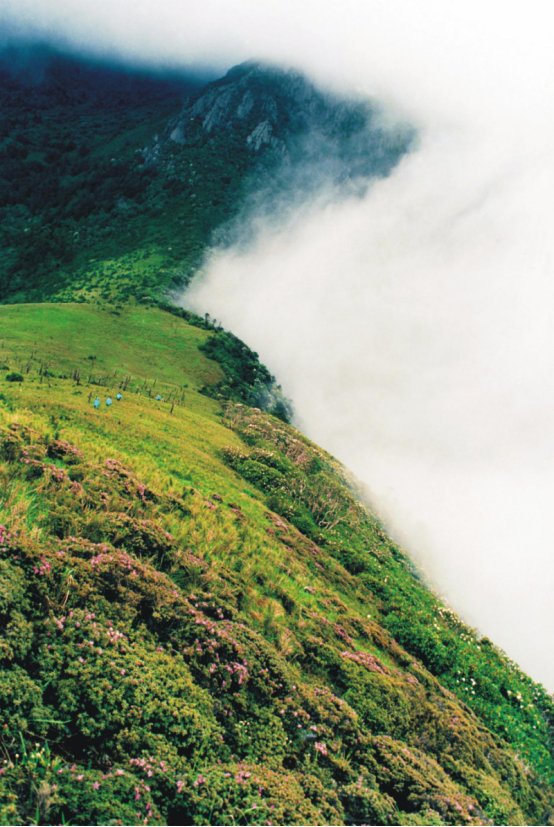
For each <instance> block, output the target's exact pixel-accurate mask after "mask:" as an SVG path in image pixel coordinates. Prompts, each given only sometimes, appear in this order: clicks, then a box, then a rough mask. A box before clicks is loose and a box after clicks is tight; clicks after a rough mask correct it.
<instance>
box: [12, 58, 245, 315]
mask: <svg viewBox="0 0 554 827" xmlns="http://www.w3.org/2000/svg"><path fill="white" fill-rule="evenodd" d="M39 58H40V55H39ZM37 59H38V58H36V57H35V60H37ZM14 62H15V63H16V65H17V61H16V60H15V59H14ZM39 62H40V63H41V66H40V67H39V70H38V71H39V74H40V79H39V81H38V82H37V81H36V79H35V78H34V77H33V78H31V79H29V78H27V77H26V76H25V75H24V74H23V76H22V75H21V73H14V72H13V71H12V67H11V65H10V55H8V56H7V57H6V56H5V55H4V60H2V55H1V54H0V108H1V110H2V115H3V118H2V120H1V121H0V192H1V196H0V243H1V245H2V250H3V255H2V262H1V264H0V300H2V301H10V302H24V301H43V300H45V299H55V300H58V301H68V300H70V301H73V300H75V299H77V300H79V301H91V300H92V301H96V300H102V301H105V300H109V301H114V300H125V299H128V298H129V297H131V296H132V297H134V298H136V299H139V300H148V301H151V300H152V299H157V298H159V297H160V295H162V294H163V292H164V291H165V290H167V289H169V288H171V287H176V286H178V285H179V286H180V285H181V284H182V283H183V281H185V280H186V278H187V276H190V272H191V270H192V269H193V268H194V267H196V266H197V265H198V264H199V262H200V259H201V256H202V253H203V251H204V249H205V246H206V244H207V242H208V240H209V237H210V235H211V232H212V231H213V229H214V228H215V227H217V226H218V225H219V224H221V223H222V222H223V221H225V220H227V219H229V218H230V217H231V215H233V214H234V212H235V211H236V209H237V201H238V190H239V187H240V185H241V184H242V181H243V178H244V174H245V171H246V170H247V168H248V167H249V162H248V157H247V151H246V149H245V148H244V147H243V148H242V149H239V148H238V147H237V148H236V149H235V151H234V152H230V151H227V152H223V153H222V152H221V146H219V145H217V146H212V145H204V143H203V142H202V141H200V140H198V141H197V142H195V143H194V144H192V145H189V146H187V147H181V146H179V145H178V144H176V143H173V142H169V141H168V140H167V135H166V134H165V132H166V130H167V123H168V119H169V118H170V117H171V116H175V115H176V114H177V113H178V112H179V111H180V109H181V108H182V105H183V101H184V100H185V99H186V97H187V96H188V95H189V94H190V93H191V91H192V90H193V89H194V88H196V87H197V86H198V85H199V82H198V80H196V81H194V80H192V81H191V80H190V79H189V80H184V79H182V78H179V77H163V76H160V77H151V76H149V75H147V74H141V73H139V72H137V71H134V72H130V71H125V70H124V69H122V68H117V67H111V68H110V67H106V66H102V65H96V64H94V63H92V64H87V63H83V62H81V61H78V60H76V59H74V58H68V57H66V56H62V55H57V54H55V53H54V54H49V53H48V54H46V55H43V56H42V57H41V58H40V60H39ZM162 137H163V138H164V139H165V140H164V141H163V142H162V141H161V138H162Z"/></svg>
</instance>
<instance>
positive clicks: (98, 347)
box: [0, 305, 553, 824]
mask: <svg viewBox="0 0 554 827" xmlns="http://www.w3.org/2000/svg"><path fill="white" fill-rule="evenodd" d="M37 314H39V315H40V320H41V321H40V325H37V324H32V323H31V322H32V320H33V319H34V320H35V322H36V319H37V318H38V316H37ZM72 325H79V326H80V329H81V330H82V337H81V341H80V342H79V347H78V348H77V351H76V352H75V351H74V352H72V351H71V349H70V345H69V342H70V340H69V338H68V336H67V332H68V330H69V329H70V328H71V326H72ZM0 326H1V329H2V338H1V342H0V362H1V363H2V364H1V367H2V370H1V371H0V383H1V384H0V391H1V396H0V475H1V481H2V484H1V485H0V492H2V493H1V495H0V497H1V498H0V524H1V525H2V528H1V529H0V565H1V567H2V571H3V575H2V579H1V584H2V586H1V590H0V616H1V617H2V620H3V624H4V633H3V635H2V637H1V640H0V658H1V659H2V667H3V669H2V674H1V678H0V680H1V681H2V691H0V717H1V718H2V721H3V729H2V730H1V731H0V742H1V745H2V750H3V753H4V756H5V758H4V759H3V760H4V764H3V765H2V767H1V772H0V821H2V822H3V823H12V824H16V823H60V822H63V821H66V822H68V821H70V822H73V823H114V822H115V821H117V820H118V819H119V820H121V821H123V822H124V823H135V822H136V821H137V820H140V821H141V823H142V822H144V821H146V823H153V824H154V823H214V824H216V823H220V824H221V823H230V822H231V821H233V822H240V823H246V824H248V823H253V824H254V823H260V822H272V823H283V824H285V823H298V822H302V823H310V824H321V823H332V824H335V823H336V824H340V823H354V824H355V823H375V824H387V823H400V824H443V823H446V824H481V823H489V822H491V823H510V824H518V823H539V824H540V823H547V822H548V821H549V820H551V819H552V810H553V796H552V789H551V787H550V786H549V784H550V783H551V779H552V755H551V753H550V752H549V745H550V744H551V740H550V738H551V734H550V733H551V727H552V721H553V705H552V700H551V699H550V698H549V697H548V695H547V693H546V692H545V691H544V690H543V689H542V688H541V687H540V686H538V685H537V684H535V683H534V682H533V681H531V680H530V679H529V678H528V677H526V676H525V675H523V674H522V673H521V672H520V670H519V669H518V668H517V666H516V665H515V664H513V663H511V662H510V661H509V660H508V659H507V658H506V656H505V655H504V654H503V653H502V652H500V651H499V650H497V649H496V648H495V647H494V646H493V645H492V644H491V643H490V641H488V640H486V639H483V638H481V637H480V636H479V635H478V634H476V633H475V631H473V630H471V629H468V628H467V627H466V626H465V625H464V624H463V623H461V622H460V620H459V619H458V618H457V617H456V616H455V614H454V613H453V612H452V611H450V610H449V609H448V608H447V607H445V606H443V605H441V604H440V602H439V601H438V600H437V599H436V597H434V596H433V594H432V593H431V592H430V591H429V590H428V589H427V588H426V587H425V585H424V584H423V583H422V582H421V580H420V578H419V577H418V575H417V572H415V571H414V569H413V566H412V565H411V564H410V562H409V560H408V559H407V558H406V556H405V555H404V553H403V552H402V550H401V549H399V548H398V547H397V546H396V545H395V544H394V543H392V542H391V541H390V539H389V538H388V537H387V535H386V533H385V531H384V530H383V527H382V526H381V524H380V523H379V521H378V520H377V519H376V518H375V517H374V516H373V515H371V514H370V513H368V511H367V509H366V508H365V507H364V506H363V505H362V504H361V503H360V502H359V500H358V499H357V498H356V496H355V493H354V491H353V488H352V486H351V484H350V483H349V480H348V477H347V475H346V474H345V472H344V470H343V469H342V468H341V467H340V466H339V464H338V463H336V461H334V460H333V459H332V458H331V457H329V455H327V454H326V453H325V452H324V451H322V450H321V449H319V448H318V447H317V446H315V445H313V444H312V443H310V442H309V441H308V440H306V439H305V438H304V437H303V436H302V435H301V434H299V433H298V432H297V431H296V430H294V429H293V428H291V427H290V426H288V425H286V424H285V423H283V422H282V421H280V420H278V419H276V418H274V417H272V416H269V415H267V414H265V413H263V412H261V411H260V410H257V409H255V408H251V407H249V406H248V405H244V404H240V403H238V402H235V401H225V400H216V399H212V398H210V397H209V396H206V394H205V393H201V392H200V391H201V390H202V389H203V388H204V387H206V386H209V385H212V386H213V385H217V383H218V382H221V378H222V375H223V374H222V370H221V368H220V367H219V366H218V365H217V363H214V362H213V361H212V360H210V359H209V358H207V355H206V353H205V352H203V345H204V344H205V343H206V341H208V339H209V337H210V335H212V334H211V332H210V331H209V330H202V329H201V328H199V327H194V326H191V325H190V324H188V323H187V322H186V321H185V320H184V319H180V318H178V317H175V316H172V315H170V314H167V313H163V312H161V311H160V310H157V309H148V308H126V309H119V310H118V309H116V308H106V309H100V308H90V307H87V306H78V305H68V306H65V305H57V306H49V305H38V306H34V307H26V306H19V307H17V306H12V307H5V308H0ZM168 349H169V351H170V353H171V357H170V358H168V357H167V355H166V352H167V350H168ZM118 391H119V392H121V393H122V395H123V398H122V399H121V400H119V401H118V400H117V399H116V393H117V392H118ZM108 395H110V397H111V398H112V399H113V403H112V405H110V406H108V405H106V398H107V397H108ZM96 396H98V397H99V399H100V401H101V406H100V408H99V409H98V410H95V409H94V407H93V405H92V402H93V400H94V398H95V397H96ZM157 397H161V398H159V399H158V398H157Z"/></svg>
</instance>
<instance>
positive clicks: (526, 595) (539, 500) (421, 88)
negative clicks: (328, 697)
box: [0, 0, 554, 689]
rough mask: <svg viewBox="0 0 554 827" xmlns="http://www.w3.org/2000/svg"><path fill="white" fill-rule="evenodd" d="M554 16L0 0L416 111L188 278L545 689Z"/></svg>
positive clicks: (437, 5)
mask: <svg viewBox="0 0 554 827" xmlns="http://www.w3.org/2000/svg"><path fill="white" fill-rule="evenodd" d="M553 16H554V11H551V10H550V8H549V3H548V2H537V0H527V1H526V2H509V0H505V2H497V0H480V2H475V0H464V2H461V0H450V2H449V3H445V2H444V0H418V2H417V3H414V2H413V1H412V0H402V2H401V1H400V0H387V2H384V0H341V2H338V0H337V2H328V0H325V1H324V2H322V1H321V0H320V2H315V1H314V0H303V1H302V3H299V2H297V0H295V2H292V0H278V2H277V0H233V2H231V0H227V2H224V0H203V2H202V3H190V2H183V0H134V2H133V3H132V4H130V3H128V2H127V0H109V2H108V0H96V2H95V3H90V2H89V0H87V2H83V0H0V24H3V26H4V30H6V31H7V30H8V29H9V30H10V31H12V32H14V31H15V32H19V33H28V34H29V33H30V34H33V35H40V36H42V37H46V38H47V39H51V40H54V41H57V42H65V43H70V44H71V45H73V46H75V47H77V48H80V49H85V50H92V51H94V52H97V53H102V54H105V55H108V56H113V55H118V56H124V57H126V58H130V59H133V60H135V61H139V62H145V63H155V64H160V63H162V64H164V65H170V66H187V65H194V66H198V65H205V66H209V67H212V68H214V67H215V68H216V69H221V70H224V69H226V68H228V67H229V66H231V65H233V64H235V63H237V62H240V61H241V60H245V59H250V58H261V59H266V60H270V61H274V62H276V63H279V64H281V65H285V66H292V67H294V68H297V69H300V70H302V71H304V72H306V73H307V74H308V75H309V76H310V77H311V78H312V79H313V80H315V81H316V82H317V83H318V84H320V85H321V86H323V87H325V88H329V89H332V90H333V91H335V92H340V93H342V94H345V95H350V94H355V95H358V96H359V95H363V96H369V97H372V98H374V99H376V100H378V101H379V102H380V103H381V104H382V106H383V108H384V111H385V112H386V113H387V114H388V115H389V116H390V119H391V121H394V120H399V121H403V122H409V123H411V124H413V125H414V126H415V127H416V128H417V130H418V135H419V140H418V144H417V148H416V149H415V150H414V151H413V152H411V153H410V154H409V155H407V156H406V157H405V158H404V159H403V160H402V162H401V163H400V164H399V165H398V167H397V168H396V169H395V170H394V171H393V173H392V174H391V175H390V176H389V177H388V178H387V179H384V180H381V181H378V182H375V183H374V184H373V185H372V186H371V187H370V188H369V190H368V192H367V194H366V195H365V196H364V197H363V198H360V197H351V198H347V197H343V198H342V200H340V201H338V202H334V203H329V199H325V198H322V199H321V200H317V199H316V200H314V201H313V203H310V204H305V203H304V204H302V205H299V206H298V210H297V211H296V212H293V214H292V215H291V216H290V218H289V222H288V224H287V226H285V227H283V226H282V225H280V224H279V223H278V222H275V221H271V218H268V220H267V221H265V223H264V222H262V223H261V224H260V222H258V223H257V225H256V226H257V229H256V234H255V237H254V240H253V241H252V242H251V243H250V244H249V245H248V246H247V248H246V249H244V248H243V247H241V248H240V249H239V248H236V249H234V248H231V249H228V248H227V249H224V250H214V251H212V253H211V254H210V256H209V257H208V258H207V260H206V263H205V267H204V274H203V276H202V278H200V279H198V280H197V282H196V283H195V285H194V286H193V288H192V290H191V291H190V292H189V293H188V294H187V295H186V296H185V297H183V301H184V302H185V303H186V304H188V305H189V306H193V307H194V308H195V309H197V310H199V311H201V312H204V311H209V312H210V313H211V314H212V316H215V317H217V318H218V319H219V320H221V321H222V322H223V323H224V324H225V325H226V326H227V327H229V328H230V329H231V330H233V332H235V333H237V334H238V335H240V336H241V337H242V338H244V339H245V341H247V342H248V344H250V345H251V346H252V347H254V348H255V349H256V350H257V351H258V352H259V353H260V355H261V357H262V359H263V360H264V361H265V362H266V363H267V364H268V365H269V367H270V368H271V369H272V371H273V372H275V373H276V375H277V377H278V379H279V381H280V382H281V383H282V384H283V386H284V388H285V390H286V391H287V393H288V394H289V395H290V396H291V397H292V399H293V402H294V405H295V409H296V415H297V422H298V424H299V425H300V426H301V427H302V428H303V429H304V430H305V432H306V433H307V434H308V435H309V436H311V437H312V438H314V439H315V440H317V441H318V442H319V443H320V444H322V445H323V446H324V447H325V448H327V449H328V450H330V451H332V452H333V453H334V454H335V455H336V456H338V457H339V458H340V459H341V460H342V461H344V462H345V463H346V464H347V465H348V466H349V467H350V468H351V469H352V470H353V471H354V472H355V474H356V475H357V476H358V477H359V479H360V480H361V481H362V482H363V483H364V485H365V486H366V488H367V491H368V497H369V499H370V501H371V503H372V504H373V505H374V507H375V508H376V509H377V510H378V511H379V512H380V513H381V514H382V515H383V516H384V517H385V520H386V522H387V525H388V526H389V529H390V530H391V532H392V533H393V535H394V536H395V537H396V538H397V539H398V541H399V542H401V543H402V544H403V546H404V547H405V548H406V549H407V551H408V552H409V553H410V554H411V555H412V556H413V557H414V558H415V559H416V560H417V561H418V562H419V564H420V565H421V567H422V568H423V570H424V571H425V572H426V573H427V575H428V576H429V578H430V579H431V580H432V582H433V583H434V584H435V586H436V588H437V590H438V591H439V592H440V593H441V594H442V595H444V597H445V599H447V600H448V601H449V602H450V603H451V605H453V606H454V608H456V609H457V610H458V611H460V612H461V614H462V615H463V616H464V618H465V619H466V620H467V621H468V622H469V623H471V624H473V625H475V626H477V627H478V628H479V629H480V630H481V631H482V632H483V633H484V634H487V635H489V636H490V637H491V638H492V639H493V640H495V642H497V643H498V644H500V645H501V646H502V647H503V648H504V649H505V650H506V651H507V652H508V653H509V655H510V656H511V657H513V658H514V659H515V660H516V661H518V662H519V663H520V664H521V665H522V666H523V667H524V668H525V669H526V670H527V671H529V672H530V674H532V675H533V676H534V677H536V678H538V679H539V680H542V681H543V682H544V683H545V684H546V685H547V686H549V688H550V689H554V662H553V661H552V658H551V657H550V651H549V650H550V648H551V640H552V637H553V633H554V608H553V606H554V600H553V599H552V595H553V594H554V554H553V552H554V527H553V526H554V522H553V520H552V519H551V514H550V511H551V509H552V502H553V500H554V462H553V459H554V278H553V276H554V273H553V269H554V226H553V224H554V210H553V209H552V200H553V195H552V193H554V88H553V86H554V50H553V49H552V47H551V42H550V41H551V32H552V30H553V26H552V24H553V22H554V20H553V19H552V17H553ZM253 218H254V217H252V216H251V217H250V218H249V217H248V215H246V216H245V219H244V220H245V222H248V221H249V220H253Z"/></svg>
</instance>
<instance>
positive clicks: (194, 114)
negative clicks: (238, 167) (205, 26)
mask: <svg viewBox="0 0 554 827" xmlns="http://www.w3.org/2000/svg"><path fill="white" fill-rule="evenodd" d="M168 137H169V139H170V140H171V141H173V142H176V143H178V144H180V145H183V146H186V145H194V144H197V143H198V142H201V143H202V144H204V143H206V142H208V143H221V144H222V148H223V151H225V152H232V151H233V150H234V151H240V150H245V149H246V150H247V151H248V153H249V154H250V156H254V157H253V158H252V157H251V158H250V163H252V161H254V162H257V164H258V166H260V165H261V166H264V167H266V168H267V167H269V166H273V167H274V166H275V164H276V162H278V163H279V165H280V167H281V171H283V170H288V171H289V173H290V170H291V168H292V167H294V168H295V169H296V170H297V171H298V170H299V169H300V167H302V168H303V169H304V171H307V170H308V169H309V170H310V172H309V175H308V176H306V178H307V179H309V180H312V181H313V178H314V175H313V172H314V165H316V164H317V172H318V174H317V176H316V177H317V179H318V181H321V180H322V179H324V181H325V183H329V182H331V183H334V184H341V183H344V182H345V181H356V180H357V181H359V180H362V179H364V178H365V179H367V178H369V177H374V176H381V175H386V174H387V173H388V172H390V170H391V169H392V167H393V166H394V165H395V164H396V163H397V162H398V159H399V157H400V156H401V155H402V154H403V153H404V152H406V151H407V150H408V149H409V146H410V144H411V142H412V140H413V133H412V132H411V131H410V130H408V129H405V128H404V129H403V128H396V129H391V128H385V127H383V126H382V125H381V124H380V118H379V112H378V110H377V108H376V107H374V106H372V105H371V104H370V103H367V102H360V101H358V100H356V101H352V100H344V99H339V98H337V97H335V96H333V95H331V94H328V93H326V92H323V91H321V90H319V89H317V88H316V87H315V86H314V85H313V84H312V83H310V82H309V81H308V80H307V79H306V78H305V77H303V76H302V75H300V74H298V73H297V72H295V71H292V70H283V69H277V68H273V67H269V66H265V65H262V64H259V63H251V62H248V63H243V64H241V65H240V66H236V67H234V68H233V69H231V70H230V71H229V72H228V73H227V74H226V75H225V76H224V77H223V78H221V79H220V80H217V81H215V82H214V83H211V84H209V85H208V86H206V87H204V88H203V89H202V90H200V91H199V92H197V93H196V94H195V95H194V96H193V97H192V98H191V99H190V100H189V101H188V102H187V104H186V105H185V108H184V109H183V111H182V112H181V114H180V115H179V116H178V117H177V118H176V119H174V120H173V121H172V122H171V124H170V127H169V130H168Z"/></svg>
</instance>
